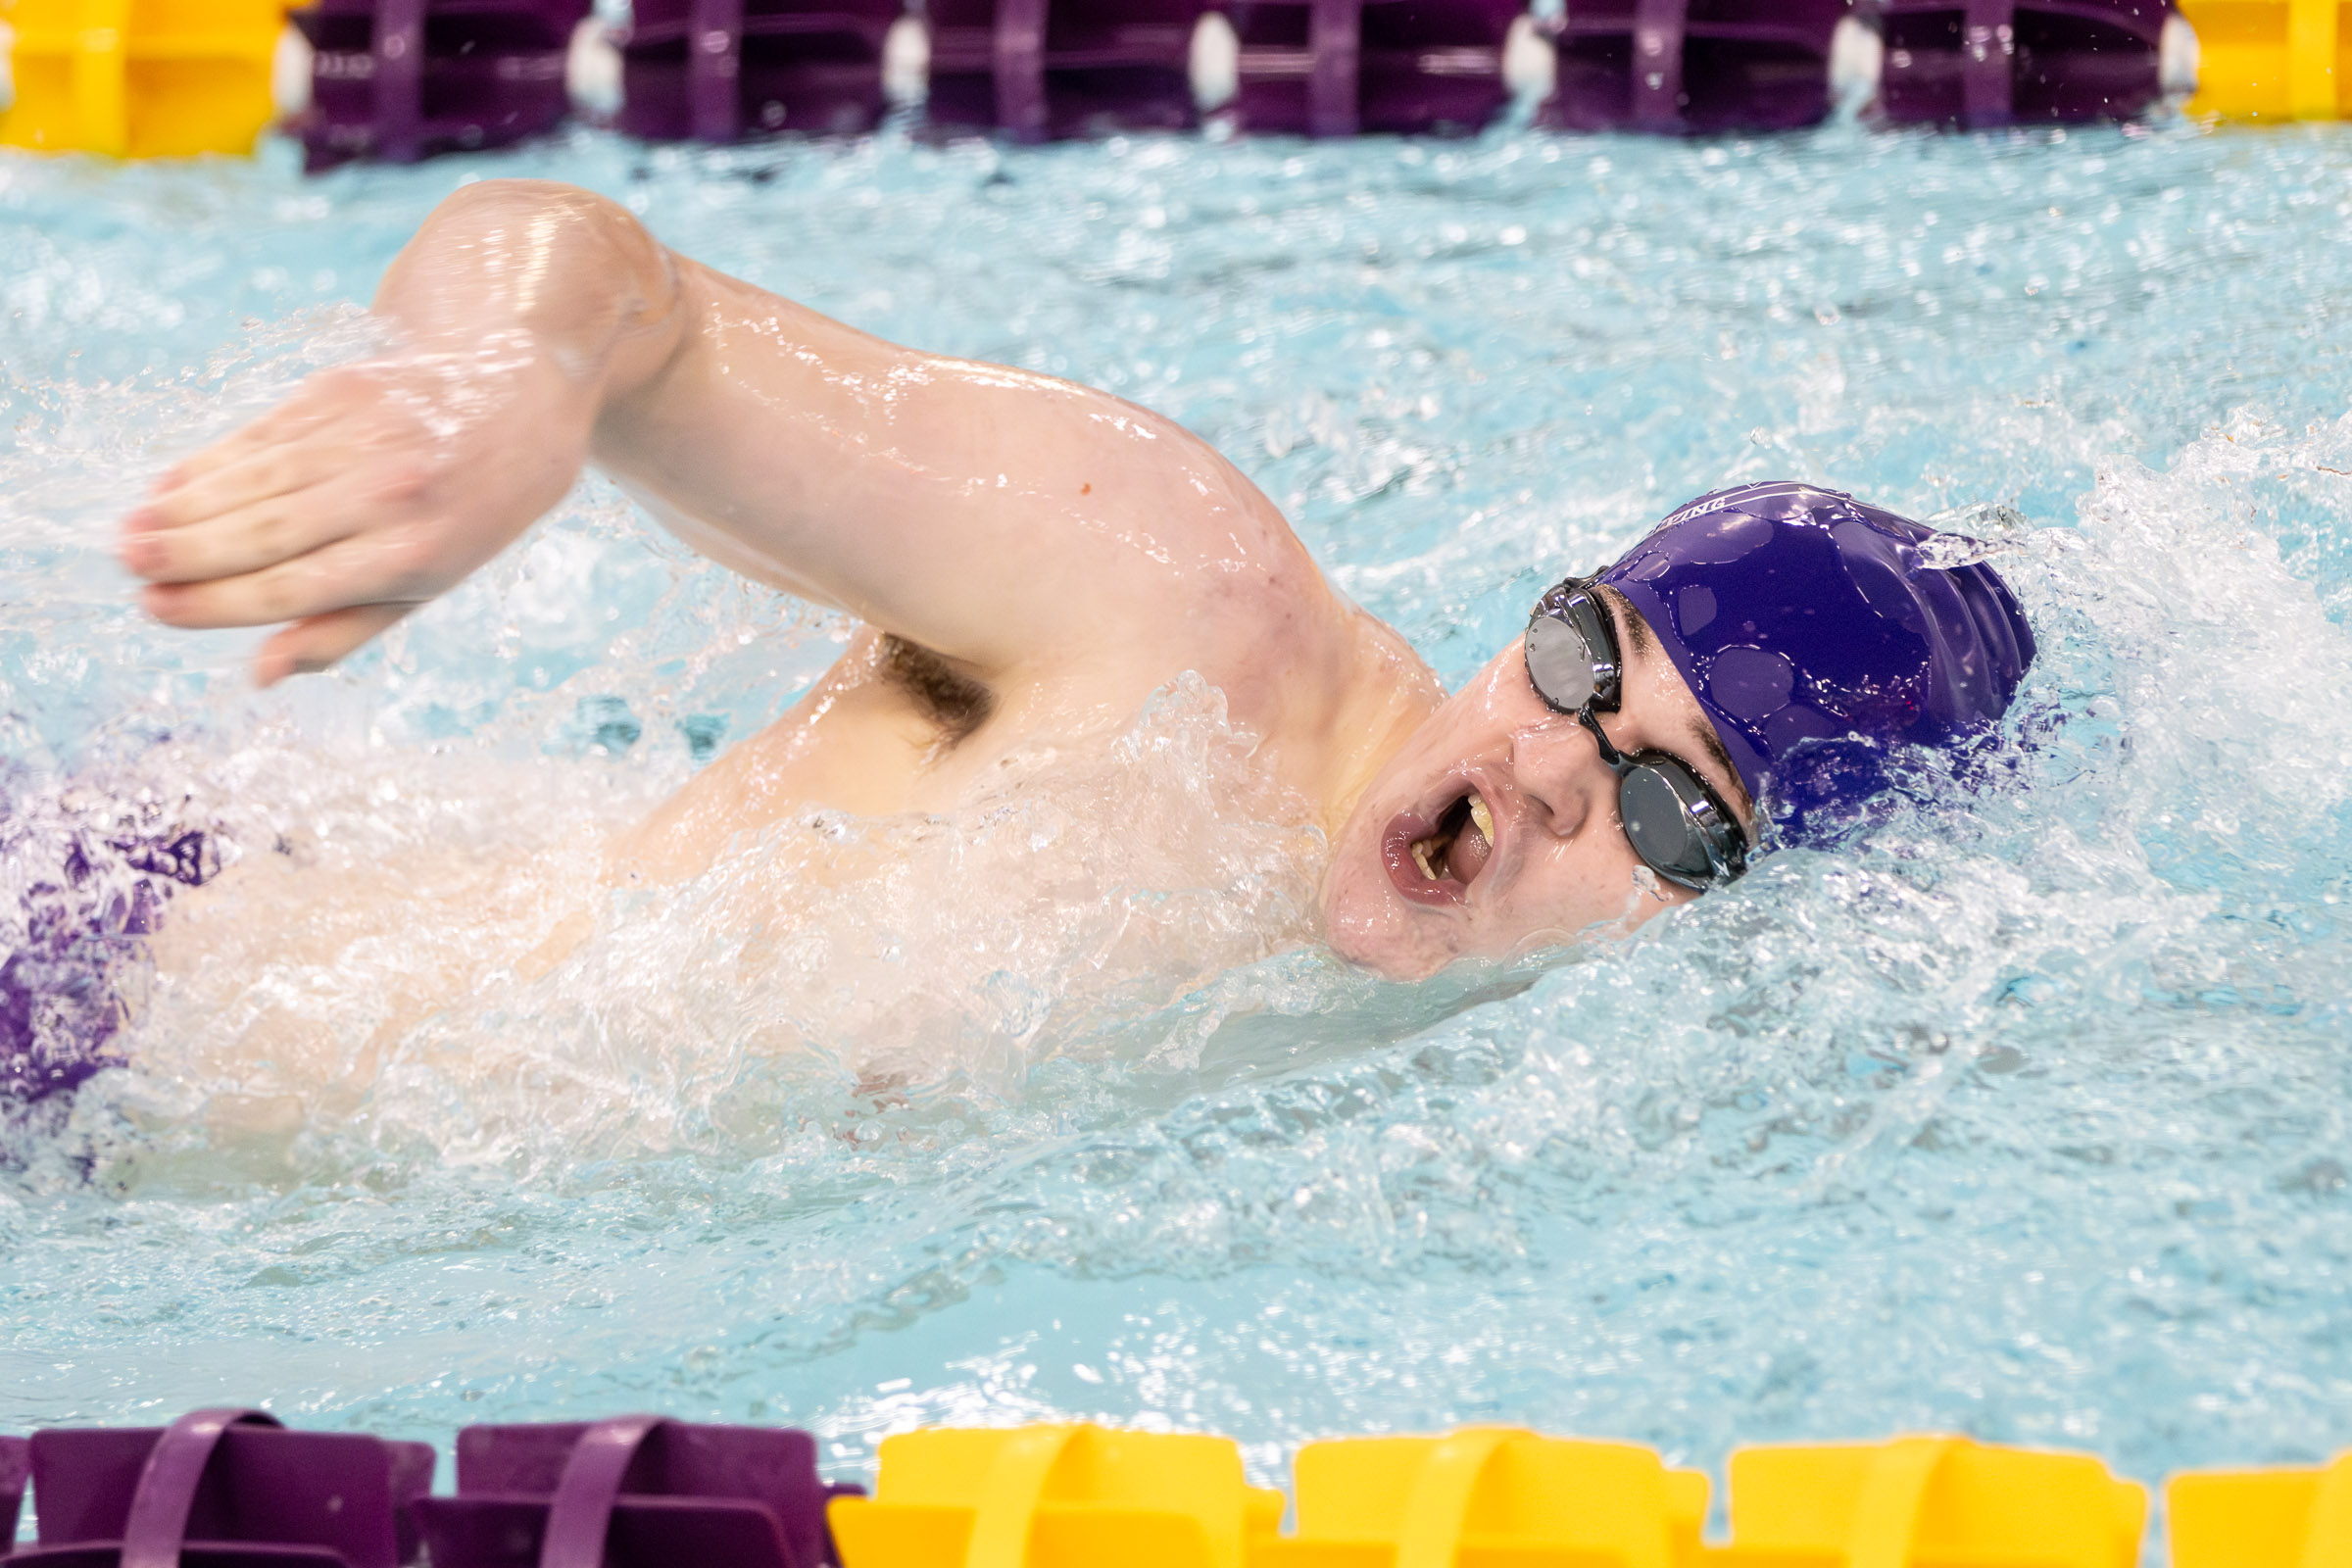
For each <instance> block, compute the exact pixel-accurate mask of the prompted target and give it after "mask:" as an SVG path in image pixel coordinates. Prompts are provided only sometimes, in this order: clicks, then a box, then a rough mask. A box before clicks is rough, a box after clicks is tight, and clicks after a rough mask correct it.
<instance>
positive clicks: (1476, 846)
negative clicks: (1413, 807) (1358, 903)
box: [1382, 789, 1495, 904]
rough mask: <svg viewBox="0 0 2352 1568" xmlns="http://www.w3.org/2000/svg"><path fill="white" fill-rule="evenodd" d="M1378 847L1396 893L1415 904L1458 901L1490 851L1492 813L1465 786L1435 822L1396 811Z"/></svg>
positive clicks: (1476, 794) (1483, 800)
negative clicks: (1394, 885) (1395, 886)
mask: <svg viewBox="0 0 2352 1568" xmlns="http://www.w3.org/2000/svg"><path fill="white" fill-rule="evenodd" d="M1382 847H1383V850H1384V852H1385V858H1386V859H1387V861H1388V867H1389V880H1391V881H1392V882H1395V883H1396V884H1397V892H1399V893H1402V894H1403V895H1404V896H1405V897H1406V898H1408V899H1411V900H1412V901H1413V902H1414V903H1416V904H1453V903H1458V902H1459V901H1460V899H1461V896H1462V895H1463V894H1464V893H1465V892H1467V891H1468V890H1469V887H1470V884H1471V883H1473V882H1475V881H1477V880H1478V874H1479V873H1480V872H1481V871H1483V870H1485V869H1486V866H1487V861H1488V859H1489V858H1491V857H1492V856H1493V855H1494V853H1495V812H1494V810H1493V809H1492V808H1490V807H1489V806H1488V805H1487V802H1486V797H1484V796H1483V795H1481V794H1479V793H1478V791H1477V790H1475V789H1465V790H1464V791H1463V792H1462V793H1461V794H1460V795H1458V796H1456V797H1455V798H1454V799H1453V801H1452V803H1451V804H1450V805H1448V806H1447V807H1446V809H1444V810H1442V811H1440V812H1439V813H1438V814H1437V818H1436V820H1434V821H1432V820H1431V819H1430V818H1428V817H1425V816H1420V815H1417V814H1414V813H1410V812H1407V813H1403V814H1400V815H1398V816H1397V818H1396V819H1395V820H1394V821H1392V822H1390V824H1389V831H1388V833H1387V835H1386V836H1385V842H1384V844H1383V846H1382Z"/></svg>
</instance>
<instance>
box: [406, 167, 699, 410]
mask: <svg viewBox="0 0 2352 1568" xmlns="http://www.w3.org/2000/svg"><path fill="white" fill-rule="evenodd" d="M435 274H438V275H439V280H441V281H443V282H444V283H447V282H448V281H450V280H463V282H462V283H461V284H460V285H459V286H457V287H455V288H429V287H428V288H427V289H426V290H424V291H421V293H420V291H418V290H417V289H415V288H414V287H410V286H404V285H411V284H413V283H415V282H417V281H425V282H428V283H429V282H430V281H432V280H434V275H435ZM404 294H405V295H407V296H409V297H408V299H407V300H406V301H405V302H404V303H406V304H407V305H409V307H410V308H411V309H412V310H413V309H416V308H417V307H422V308H424V309H426V310H430V311H434V312H435V314H438V313H439V312H440V311H441V310H447V309H453V308H454V310H455V311H456V312H457V313H458V314H460V315H463V316H466V317H469V318H472V320H470V321H468V322H467V323H466V324H468V325H472V324H481V325H495V324H496V322H495V321H491V320H487V319H484V318H505V319H511V320H514V321H515V323H516V324H519V325H523V326H526V327H528V328H529V329H530V330H531V331H532V332H533V333H534V334H535V335H537V336H538V337H539V338H540V339H541V341H542V342H543V343H545V344H546V345H548V346H549V347H550V348H551V349H554V350H556V351H557V352H558V353H559V355H560V356H561V357H562V358H564V359H565V360H567V361H570V362H572V363H573V364H575V365H576V364H582V363H590V364H595V365H599V366H603V367H605V368H608V369H619V370H623V371H625V372H628V373H625V374H624V376H623V379H624V380H633V379H637V378H639V377H642V376H643V375H644V374H645V373H647V372H648V371H649V369H651V368H654V367H658V366H660V365H661V364H662V363H664V362H666V360H667V359H668V358H669V356H670V354H671V353H672V352H673V350H674V348H675V340H676V338H677V337H678V335H679V330H680V329H679V319H680V316H681V310H682V300H681V295H682V290H681V287H680V282H679V277H678V270H677V267H676V265H675V260H674V258H672V257H671V255H670V253H669V252H668V250H667V249H666V248H664V247H663V246H662V243H661V242H660V241H659V240H656V239H655V238H654V237H653V235H652V234H651V233H649V232H647V230H646V228H645V225H644V224H642V223H640V222H639V221H637V219H636V217H635V215H634V214H632V213H630V212H629V211H628V209H627V208H625V207H622V206H620V205H619V204H618V203H616V202H613V201H610V200H608V199H606V198H605V197H603V196H600V195H598V194H596V193H595V192H594V191H589V190H583V189H581V188H580V187H579V186H576V185H565V184H560V183H557V182H556V181H553V180H540V179H484V180H477V181H475V182H473V183H471V184H468V185H465V186H462V187H460V188H459V189H458V190H457V191H455V192H453V193H452V194H451V195H450V196H448V197H447V198H445V199H444V200H443V201H442V203H441V204H440V206H438V207H436V208H435V209H434V210H433V212H432V214H431V216H430V217H428V218H427V219H426V220H425V222H424V225H423V226H422V228H421V229H419V230H418V233H417V239H416V241H415V242H414V243H413V244H412V245H411V246H410V248H409V251H408V252H407V253H406V254H404V256H403V257H402V259H401V264H400V265H398V266H396V267H395V268H394V270H393V272H392V273H390V274H387V276H386V278H385V289H384V292H383V294H381V295H379V296H378V306H379V309H385V308H391V309H392V314H395V315H406V314H408V312H407V311H403V310H400V309H398V308H397V307H396V305H395V301H396V299H397V297H398V296H401V295H404ZM422 295H431V296H436V297H435V298H433V299H432V301H431V303H430V304H427V303H426V300H425V298H424V297H422ZM452 295H455V296H457V298H456V299H455V300H452ZM467 296H470V301H469V302H468V300H467V298H466V297H467ZM453 324H455V323H453ZM583 356H584V360H583V358H582V357H583Z"/></svg>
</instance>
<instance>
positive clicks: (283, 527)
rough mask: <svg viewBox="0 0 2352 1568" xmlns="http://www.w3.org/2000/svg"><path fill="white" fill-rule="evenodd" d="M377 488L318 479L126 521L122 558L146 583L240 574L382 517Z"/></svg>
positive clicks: (296, 554) (298, 553) (305, 552)
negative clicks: (216, 509) (231, 503)
mask: <svg viewBox="0 0 2352 1568" xmlns="http://www.w3.org/2000/svg"><path fill="white" fill-rule="evenodd" d="M382 499H383V490H382V487H380V486H379V487H356V488H355V487H354V486H352V485H348V484H315V485H312V486H310V487H309V488H307V489H301V490H293V491H289V492H285V493H281V494H272V495H264V496H260V497H258V498H256V499H253V500H249V501H245V502H243V503H242V504H240V505H238V506H236V507H235V508H233V509H231V510H228V511H226V512H223V513H221V514H219V515H211V516H206V517H203V518H201V519H200V520H193V521H189V522H186V523H183V524H178V525H172V526H162V527H152V528H150V527H142V526H141V525H140V523H139V521H138V516H137V514H133V515H132V517H131V519H130V520H129V521H126V522H125V524H124V531H123V545H122V549H121V551H120V554H121V557H122V561H123V565H124V566H125V567H127V568H129V569H130V570H131V571H132V572H134V573H136V574H137V575H139V576H141V577H144V578H146V579H147V580H148V581H149V582H157V583H189V582H210V581H212V580H214V579H215V578H220V577H236V576H242V575H244V574H246V573H248V572H255V571H259V570H261V569H262V568H263V567H265V566H271V565H275V564H278V563H279V562H284V561H292V560H295V559H296V558H297V557H301V556H306V555H309V554H310V553H311V552H312V551H314V550H318V549H319V548H320V547H322V546H325V545H329V544H332V543H334V542H335V541H336V540H338V539H344V538H348V537H349V536H351V535H352V534H355V533H357V532H359V531H360V530H361V528H363V527H365V526H367V525H368V523H370V522H373V521H379V520H380V518H379V517H378V516H377V513H378V511H379V508H378V507H377V505H376V503H378V502H379V501H381V500H382Z"/></svg>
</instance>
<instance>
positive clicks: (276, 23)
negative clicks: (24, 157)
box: [0, 0, 286, 158]
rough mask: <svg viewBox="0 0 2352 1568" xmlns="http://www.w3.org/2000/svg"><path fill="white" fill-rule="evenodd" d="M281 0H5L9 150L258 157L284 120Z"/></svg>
mask: <svg viewBox="0 0 2352 1568" xmlns="http://www.w3.org/2000/svg"><path fill="white" fill-rule="evenodd" d="M285 20H286V13H285V6H284V5H283V4H282V3H281V0H0V28H5V30H6V31H8V32H10V33H13V34H14V38H15V49H14V59H13V61H12V62H11V66H12V70H11V73H10V74H11V75H12V76H13V78H14V82H15V89H16V90H15V102H14V104H13V105H11V106H9V107H8V108H6V110H5V111H0V145H6V146H12V147H35V148H42V149H45V150H48V151H52V152H65V151H81V152H94V153H106V154H109V155H111V156H114V157H117V158H152V157H172V156H180V155H186V154H190V153H249V152H251V151H252V150H253V144H254V141H255V140H256V138H258V137H259V136H260V135H261V133H262V131H263V130H264V129H265V128H267V127H268V125H269V124H270V121H271V120H272V119H273V118H274V116H275V108H274V105H273V102H272V99H271V93H270V79H271V67H272V64H273V62H274V60H275V57H276V53H277V48H278V35H279V34H280V33H281V32H282V31H283V30H284V27H285Z"/></svg>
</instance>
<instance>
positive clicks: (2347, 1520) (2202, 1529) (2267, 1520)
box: [2164, 1454, 2352, 1568]
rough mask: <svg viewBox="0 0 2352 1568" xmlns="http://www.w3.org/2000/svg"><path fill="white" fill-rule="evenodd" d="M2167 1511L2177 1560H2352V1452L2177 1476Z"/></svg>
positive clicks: (2297, 1567)
mask: <svg viewBox="0 0 2352 1568" xmlns="http://www.w3.org/2000/svg"><path fill="white" fill-rule="evenodd" d="M2164 1511H2165V1516H2166V1520H2167V1523H2168V1525H2169V1528H2170V1533H2171V1536H2172V1543H2173V1568H2335V1565H2336V1564H2339V1563H2348V1562H2352V1454H2346V1455H2345V1456H2343V1457H2342V1458H2339V1459H2337V1460H2336V1461H2335V1462H2334V1463H2333V1464H2331V1465H2329V1466H2327V1468H2326V1469H2325V1470H2257V1471H2251V1472H2247V1473H2243V1474H2234V1475H2219V1474H2198V1473H2194V1472H2192V1473H2190V1474H2187V1475H2179V1476H2175V1477H2173V1479H2172V1482H2171V1484H2170V1485H2168V1486H2167V1487H2166V1488H2165V1489H2164Z"/></svg>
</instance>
